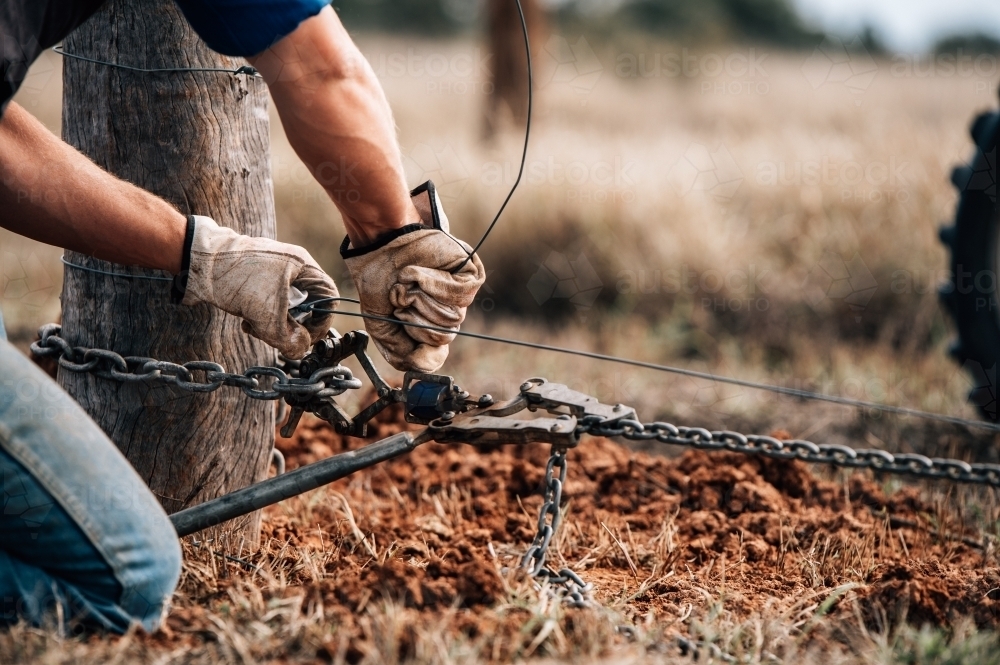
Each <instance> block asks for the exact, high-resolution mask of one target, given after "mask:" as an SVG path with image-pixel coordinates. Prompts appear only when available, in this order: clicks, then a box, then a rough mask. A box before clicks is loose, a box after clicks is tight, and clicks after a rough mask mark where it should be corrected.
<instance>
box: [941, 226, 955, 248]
mask: <svg viewBox="0 0 1000 665" xmlns="http://www.w3.org/2000/svg"><path fill="white" fill-rule="evenodd" d="M938 238H940V239H941V242H943V243H944V244H946V245H948V247H952V246H954V243H955V227H954V226H941V228H939V229H938Z"/></svg>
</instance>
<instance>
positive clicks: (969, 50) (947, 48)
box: [934, 32, 1000, 55]
mask: <svg viewBox="0 0 1000 665" xmlns="http://www.w3.org/2000/svg"><path fill="white" fill-rule="evenodd" d="M959 50H961V51H963V52H964V53H966V54H968V55H984V54H985V55H992V54H1000V40H998V39H997V38H996V37H993V36H992V35H987V34H985V33H982V32H978V33H973V34H971V35H952V36H950V37H945V38H944V39H942V40H940V41H939V42H938V43H937V44H935V45H934V54H935V55H942V54H944V53H957V52H958V51H959Z"/></svg>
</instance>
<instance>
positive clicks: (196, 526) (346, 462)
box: [170, 432, 425, 537]
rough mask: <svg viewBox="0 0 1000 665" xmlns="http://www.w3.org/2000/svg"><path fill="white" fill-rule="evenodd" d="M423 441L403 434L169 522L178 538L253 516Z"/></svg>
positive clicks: (181, 514)
mask: <svg viewBox="0 0 1000 665" xmlns="http://www.w3.org/2000/svg"><path fill="white" fill-rule="evenodd" d="M424 441H425V439H424V438H423V437H417V438H414V436H413V434H411V433H410V432H400V433H399V434H394V435H393V436H390V437H389V438H387V439H382V440H381V441H378V442H376V443H372V444H369V445H367V446H365V447H364V448H360V449H358V450H352V451H350V452H347V453H341V454H340V455H334V456H333V457H330V458H327V459H325V460H321V461H319V462H314V463H312V464H307V465H306V466H303V467H300V468H298V469H295V470H294V471H289V472H288V473H285V474H283V475H280V476H275V477H274V478H268V479H267V480H263V481H261V482H259V483H257V484H255V485H251V486H250V487H246V488H244V489H241V490H236V491H235V492H231V493H229V494H226V495H225V496H220V497H219V498H218V499H212V500H211V501H206V502H205V503H203V504H200V505H197V506H194V507H193V508H188V509H186V510H182V511H180V512H177V513H174V514H173V515H171V516H170V521H171V522H173V523H174V528H175V529H177V535H178V536H180V537H184V536H190V535H191V534H192V533H195V532H197V531H201V530H202V529H207V528H208V527H211V526H216V525H218V524H221V523H222V522H225V521H227V520H231V519H233V518H236V517H240V516H242V515H246V514H248V513H252V512H253V511H255V510H259V509H261V508H263V507H265V506H270V505H272V504H275V503H278V502H279V501H283V500H284V499H289V498H291V497H293V496H298V495H299V494H302V493H304V492H308V491H309V490H313V489H316V488H317V487H320V486H322V485H326V484H329V483H332V482H333V481H335V480H339V479H341V478H343V477H344V476H349V475H351V474H352V473H355V472H357V471H361V470H362V469H367V468H368V467H370V466H373V465H375V464H378V463H379V462H384V461H386V460H388V459H392V458H393V457H398V456H399V455H402V454H404V453H408V452H410V451H411V450H413V449H414V448H416V447H417V446H418V445H420V444H421V443H423V442H424Z"/></svg>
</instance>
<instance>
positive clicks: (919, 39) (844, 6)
mask: <svg viewBox="0 0 1000 665" xmlns="http://www.w3.org/2000/svg"><path fill="white" fill-rule="evenodd" d="M792 2H793V4H794V5H795V6H796V7H798V9H799V12H800V14H801V15H802V17H803V18H805V19H806V20H807V21H808V22H810V23H812V24H814V25H816V26H818V27H821V28H823V29H824V30H826V31H828V32H831V33H833V34H837V35H846V36H853V35H856V34H858V33H859V32H861V30H862V29H864V26H865V25H870V26H872V27H873V28H874V29H875V31H876V32H877V33H878V34H879V35H880V36H881V37H882V40H883V41H884V42H885V43H886V45H887V46H888V47H889V48H890V49H892V50H894V51H899V52H903V53H910V52H921V51H926V50H928V49H929V48H930V47H931V46H932V45H933V44H934V42H935V41H936V40H937V39H938V38H940V37H942V36H947V35H951V34H955V33H969V32H973V31H979V32H985V33H987V34H990V35H993V36H995V37H997V38H998V39H1000V0H792Z"/></svg>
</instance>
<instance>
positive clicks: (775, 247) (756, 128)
mask: <svg viewBox="0 0 1000 665" xmlns="http://www.w3.org/2000/svg"><path fill="white" fill-rule="evenodd" d="M385 4H386V3H385V2H382V3H369V2H361V1H360V0H358V1H353V0H352V2H345V3H344V4H343V5H342V6H341V7H340V11H341V14H342V16H343V17H344V20H345V23H347V25H348V26H349V27H351V28H356V31H357V41H358V43H359V45H360V47H361V49H362V51H363V52H364V54H365V56H366V57H367V58H368V60H369V61H370V63H371V64H372V66H373V68H374V69H375V71H376V73H377V74H378V76H379V78H380V79H381V80H382V82H383V84H384V86H385V89H386V91H387V94H388V96H389V99H390V102H391V104H392V107H393V109H394V112H395V115H396V120H397V124H398V127H399V137H400V141H401V144H402V148H403V153H404V156H405V161H406V169H407V177H408V181H409V183H410V184H411V185H416V184H419V183H420V182H422V181H424V180H426V179H428V178H430V179H433V180H434V181H435V182H436V183H437V184H438V186H439V188H440V190H441V192H442V196H443V198H444V201H445V204H446V207H447V210H448V214H449V216H450V218H451V220H452V225H453V230H455V231H456V232H457V234H458V235H459V236H461V237H463V238H465V239H467V240H470V241H472V240H474V239H477V238H478V237H479V236H480V235H481V233H482V232H483V230H484V229H485V227H486V225H487V224H488V222H489V221H490V219H492V216H493V214H494V213H495V211H496V209H497V207H498V206H499V205H500V202H501V201H502V200H503V198H504V196H505V195H506V192H507V190H508V189H509V188H510V186H511V184H512V183H513V180H514V178H515V176H516V173H517V169H518V159H519V155H520V146H521V141H522V139H523V128H522V127H521V126H519V125H518V124H517V123H515V122H513V121H511V120H509V119H508V120H506V121H504V119H503V118H502V117H501V122H500V124H499V127H500V129H499V131H498V132H496V133H494V134H493V136H492V137H490V138H486V136H485V130H484V128H485V122H484V110H485V108H486V105H487V98H488V92H489V91H490V88H491V85H492V83H491V79H490V73H491V71H492V68H493V67H494V66H495V59H494V57H493V55H492V54H491V53H490V52H489V50H488V46H487V42H486V41H485V40H484V39H483V37H482V35H481V30H480V27H481V23H482V12H483V10H482V8H481V7H480V9H479V11H478V12H472V11H467V9H468V8H463V7H460V6H458V4H459V3H449V2H447V1H444V0H442V1H441V2H437V1H436V0H435V1H431V0H412V1H411V2H402V3H395V4H394V5H393V9H392V11H391V12H390V11H387V10H385V8H384V7H383V5H385ZM591 4H592V5H593V6H591V5H587V4H585V3H567V4H564V5H560V6H559V7H556V8H555V9H553V10H552V11H550V12H549V16H548V21H547V24H546V29H545V30H544V31H543V32H541V35H542V37H541V40H540V41H537V42H536V43H535V44H534V45H533V46H534V52H535V59H534V62H535V67H536V71H535V79H536V90H537V93H536V100H535V115H534V124H533V127H532V142H531V146H530V150H529V153H528V164H527V169H526V173H525V177H524V181H523V182H522V184H521V187H520V189H519V190H518V192H517V193H516V195H515V196H514V198H513V200H512V201H511V204H510V205H509V207H508V209H507V212H506V213H505V215H504V216H503V218H502V219H501V221H500V223H499V225H498V226H497V229H496V231H495V232H494V233H493V235H492V236H491V237H490V239H489V240H488V241H487V243H486V245H485V246H484V248H483V251H482V255H483V259H484V262H485V264H486V266H487V269H488V271H489V273H488V275H489V276H488V280H487V283H486V286H485V287H484V288H483V290H482V291H481V293H480V295H479V298H478V299H477V301H476V303H475V305H474V306H473V308H472V310H471V311H470V318H469V321H468V323H467V325H466V327H467V329H469V330H476V331H484V332H490V333H494V334H500V335H506V336H510V337H516V338H521V339H530V340H535V341H542V342H549V343H556V344H563V345H568V346H573V347H576V348H581V349H589V350H594V351H600V352H604V353H613V354H621V355H626V356H629V357H633V358H638V359H643V360H650V361H655V362H662V363H669V364H675V365H679V366H684V367H689V368H694V369H699V370H703V371H710V372H715V373H720V374H726V375H732V376H738V377H741V378H745V379H751V380H756V381H765V382H768V383H774V384H779V385H783V386H789V387H796V388H808V389H816V390H820V391H823V392H826V393H830V394H836V395H843V396H848V397H855V398H860V399H866V400H871V401H876V402H885V403H890V404H901V405H906V406H911V407H916V408H922V409H928V410H934V411H942V412H947V413H951V414H956V415H962V416H966V417H975V414H974V411H973V409H972V408H971V407H969V406H968V405H967V404H966V400H965V395H966V393H967V391H968V389H969V387H970V384H969V381H968V379H967V378H966V376H965V375H964V374H963V373H962V372H961V371H960V370H959V368H958V367H957V366H956V365H955V364H954V363H953V362H952V361H951V360H949V359H948V357H947V355H946V348H947V345H948V341H949V339H950V337H951V335H952V332H951V325H950V322H949V321H948V320H947V319H946V318H945V317H944V316H943V313H942V310H941V308H940V307H939V305H938V302H937V297H936V288H937V286H938V285H939V284H940V283H942V282H943V281H945V280H946V278H947V272H946V254H945V252H944V250H943V249H942V248H941V246H940V243H939V242H938V239H937V229H938V227H939V225H940V224H941V223H942V222H943V221H944V220H948V219H949V218H950V216H951V215H952V214H953V208H954V205H955V202H956V194H955V192H954V190H953V188H952V186H951V185H950V184H949V182H948V174H949V171H950V169H951V168H952V167H953V166H954V165H956V164H958V163H960V162H962V161H965V160H966V159H968V157H969V155H970V154H971V142H970V140H969V138H968V133H967V127H968V124H969V121H970V120H971V118H972V117H973V116H974V115H975V114H976V113H977V112H980V111H983V110H986V109H988V108H991V107H993V106H995V105H996V101H997V97H996V91H997V82H998V80H1000V68H998V57H997V55H996V51H997V50H998V49H997V46H998V44H997V42H996V41H994V40H992V39H991V38H989V37H988V36H984V35H978V36H977V35H972V36H960V37H954V38H950V39H943V40H942V41H940V42H939V43H938V45H937V47H936V48H937V51H935V50H934V48H935V47H934V46H929V47H928V49H927V51H926V52H922V53H912V54H911V53H898V52H894V51H893V50H892V49H891V48H889V47H887V46H886V45H885V44H884V43H883V42H882V41H881V39H880V36H879V34H878V33H877V31H875V30H874V29H872V28H870V27H869V28H864V27H862V28H859V30H858V32H857V33H856V34H830V35H824V34H823V32H822V30H821V29H820V28H819V27H816V26H813V25H812V24H807V23H805V22H804V21H803V20H802V19H800V18H799V17H798V15H797V14H796V13H795V11H794V9H793V8H792V7H791V6H789V5H786V4H784V3H783V2H780V0H769V1H768V2H759V3H750V2H741V1H736V0H733V1H727V2H724V1H722V0H718V1H716V2H710V3H664V2H655V1H653V0H646V1H644V2H631V3H622V4H619V5H613V6H612V5H606V4H601V3H591ZM463 12H464V13H463ZM414 32H417V33H418V34H413V33H414ZM945 37H946V36H945ZM60 65H61V63H60V62H59V59H58V57H57V56H55V55H54V54H51V53H49V54H46V55H45V57H44V58H43V59H42V60H41V61H39V62H38V63H36V65H35V67H34V68H33V70H32V74H31V76H30V77H29V79H28V81H27V83H26V84H25V86H24V88H23V89H22V91H21V93H20V94H19V96H18V102H19V103H21V104H22V105H24V106H25V107H26V108H28V109H29V110H30V111H32V112H33V113H35V114H36V115H37V116H38V117H39V118H41V119H42V120H43V122H45V123H46V124H47V125H48V126H49V127H50V128H52V129H53V130H54V131H57V132H58V130H59V122H60V104H61V100H60V88H61V84H60V79H61V73H60ZM272 158H273V167H274V168H273V171H274V186H275V192H276V198H277V215H278V223H279V232H278V233H279V237H280V238H281V239H283V240H287V241H290V242H295V243H299V244H302V245H303V246H305V247H307V248H308V249H309V250H310V251H311V252H312V253H313V254H314V255H315V256H316V257H317V259H318V260H319V261H320V262H321V264H322V265H323V266H324V267H325V268H326V269H327V270H329V271H330V272H331V274H333V275H334V276H335V277H336V278H337V280H338V283H339V284H340V285H341V288H342V290H343V291H345V292H348V293H349V292H350V291H351V290H352V285H351V283H350V278H349V277H348V275H347V273H346V270H345V268H344V266H343V263H342V262H341V260H340V258H339V255H338V252H337V249H338V246H339V243H340V240H341V238H342V237H343V229H342V227H341V225H340V222H339V219H338V214H337V212H336V209H335V207H334V206H333V204H332V203H331V202H330V201H329V200H328V199H327V197H326V195H325V193H324V192H323V190H322V189H321V188H320V186H319V185H318V184H316V183H315V181H314V180H313V179H312V176H311V174H310V173H309V172H308V170H307V169H306V168H305V167H304V166H303V165H302V163H301V162H300V161H299V160H298V159H297V158H296V157H295V155H294V153H293V152H292V151H291V149H290V148H289V146H288V144H287V142H286V140H285V138H284V136H283V133H282V131H281V127H280V124H279V123H278V121H277V118H276V117H273V118H272ZM0 238H2V240H0V244H2V247H3V255H2V260H3V274H4V285H3V291H2V293H3V298H2V302H0V305H2V307H3V311H4V315H5V317H6V319H7V324H8V328H9V329H10V333H11V336H12V337H13V338H14V339H15V340H17V341H18V342H19V343H20V344H22V345H25V346H26V344H27V343H28V342H29V341H30V339H31V337H32V336H33V334H34V333H33V331H34V330H35V329H36V328H37V327H38V326H39V325H40V324H42V323H45V322H48V321H51V320H55V317H57V316H58V306H59V302H58V294H59V290H60V286H61V275H62V266H61V265H60V263H59V255H60V253H61V252H60V250H59V249H54V248H50V247H45V246H41V245H38V244H37V243H32V242H30V241H27V240H25V239H23V238H19V237H16V236H14V235H12V234H10V233H8V232H5V231H4V232H2V235H0ZM337 325H338V327H339V328H340V329H341V330H346V329H351V328H354V327H357V325H358V323H357V320H356V319H352V318H347V317H341V318H340V319H339V320H338V323H337ZM444 371H447V372H448V373H451V374H454V375H456V376H457V377H458V379H459V380H460V382H461V383H462V385H463V387H467V388H469V389H471V390H482V391H488V392H491V393H494V394H499V395H509V394H511V393H512V392H514V391H516V388H517V386H518V385H519V384H520V383H521V381H522V380H523V379H524V378H526V377H529V376H535V375H542V376H546V377H548V378H549V379H551V380H556V381H560V382H564V383H568V384H570V385H572V386H573V387H575V388H577V389H580V390H583V391H585V392H589V393H592V394H595V395H596V396H598V397H600V398H601V399H602V400H604V401H610V402H626V403H629V404H634V405H635V406H637V407H639V408H640V413H641V415H642V416H643V417H644V418H646V419H651V418H654V417H659V418H668V419H670V420H673V421H679V422H682V423H684V424H697V425H703V426H706V427H725V428H732V429H754V430H759V431H770V430H772V429H775V428H782V429H785V430H787V431H788V432H789V433H790V434H792V435H793V436H796V437H799V436H802V437H811V438H813V439H816V440H821V441H836V442H841V443H851V444H854V445H868V444H874V445H879V446H883V445H886V446H889V447H890V448H900V447H901V448H906V449H909V448H916V449H919V450H921V451H925V452H926V451H929V450H933V451H935V452H940V453H943V454H945V453H946V454H959V455H962V454H966V453H968V454H972V455H973V456H976V457H983V456H986V457H989V456H991V455H992V453H990V452H989V451H990V449H991V448H992V446H991V443H992V441H991V437H988V436H985V435H983V436H982V437H981V438H980V439H975V440H971V441H970V438H969V435H968V434H967V433H957V432H955V431H954V429H953V428H938V427H932V426H929V425H927V424H925V423H921V422H918V421H912V420H909V419H898V418H887V417H885V416H882V417H881V418H879V417H878V414H877V413H859V412H857V411H855V410H850V409H843V408H840V407H832V406H824V405H816V404H807V403H800V402H798V401H793V400H790V399H786V398H775V397H774V396H771V395H768V394H766V393H758V392H753V391H748V390H746V389H739V388H733V387H727V386H721V385H713V384H710V383H706V382H702V381H696V380H693V379H687V378H682V377H677V376H672V375H669V374H656V373H653V372H650V371H645V370H638V369H635V368H629V367H621V366H615V365H608V364H604V363H598V362H596V361H589V360H581V359H576V358H573V357H569V356H558V355H553V354H548V353H543V352H534V351H527V350H524V349H517V348H508V347H503V346H497V345H493V344H488V343H485V342H480V341H476V340H460V341H458V342H456V343H455V344H454V345H453V351H452V358H451V359H450V360H449V363H448V364H447V365H446V366H445V368H444ZM960 434H961V437H960ZM970 443H972V444H974V445H971V446H970ZM970 451H971V452H970Z"/></svg>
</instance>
